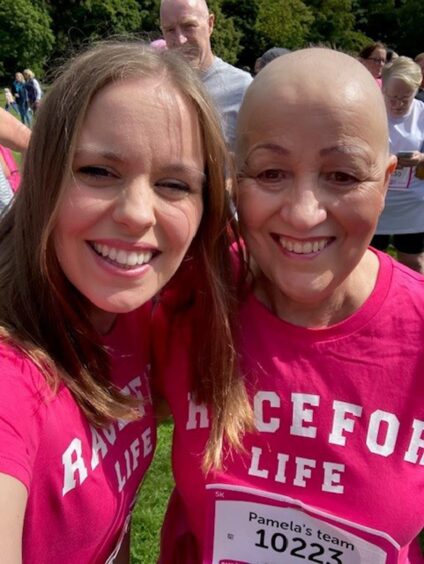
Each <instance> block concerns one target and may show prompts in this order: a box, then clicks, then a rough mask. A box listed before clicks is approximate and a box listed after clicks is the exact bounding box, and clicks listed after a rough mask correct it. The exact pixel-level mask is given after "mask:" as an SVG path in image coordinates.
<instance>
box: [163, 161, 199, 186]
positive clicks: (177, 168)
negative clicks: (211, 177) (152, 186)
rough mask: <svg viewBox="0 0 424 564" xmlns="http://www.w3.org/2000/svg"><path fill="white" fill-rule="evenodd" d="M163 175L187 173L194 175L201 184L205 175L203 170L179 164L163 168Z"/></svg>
mask: <svg viewBox="0 0 424 564" xmlns="http://www.w3.org/2000/svg"><path fill="white" fill-rule="evenodd" d="M162 170H163V172H164V174H167V173H169V174H172V173H182V174H184V173H186V174H187V173H188V174H195V175H197V176H198V177H199V179H200V180H201V182H205V181H206V173H205V171H203V170H199V169H198V168H196V167H194V166H190V165H185V164H181V163H171V164H168V165H166V166H165V167H163V169H162Z"/></svg>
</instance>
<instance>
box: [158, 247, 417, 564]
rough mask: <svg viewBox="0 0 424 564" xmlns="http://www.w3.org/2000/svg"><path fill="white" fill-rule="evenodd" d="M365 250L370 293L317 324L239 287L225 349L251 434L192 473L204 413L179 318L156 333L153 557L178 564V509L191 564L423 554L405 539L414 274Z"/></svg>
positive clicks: (409, 504) (375, 563)
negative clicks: (288, 315)
mask: <svg viewBox="0 0 424 564" xmlns="http://www.w3.org/2000/svg"><path fill="white" fill-rule="evenodd" d="M378 257H379V260H380V271H379V276H378V280H377V284H376V287H375V289H374V291H373V293H372V295H371V296H370V297H369V299H368V300H367V301H366V303H365V304H364V305H363V306H362V307H361V308H360V309H359V310H358V311H357V312H355V313H354V314H353V315H352V316H350V317H349V318H348V319H346V320H344V321H342V322H341V323H338V324H336V325H333V326H331V327H328V328H324V329H316V330H313V329H306V328H303V327H299V326H295V325H291V324H289V323H286V322H285V321H282V320H281V319H278V318H277V317H275V316H274V315H273V314H272V313H271V312H270V311H269V310H268V309H267V308H265V307H264V306H263V305H262V304H261V303H260V302H259V301H258V300H257V299H256V298H255V296H254V295H253V294H251V295H250V296H249V297H248V299H247V300H246V302H245V304H244V305H243V307H242V311H241V338H240V344H239V352H240V358H241V370H242V373H243V375H244V376H245V378H246V382H247V386H248V389H249V392H250V396H251V398H252V404H253V407H254V413H255V425H256V432H252V433H250V434H248V435H246V437H245V440H244V448H245V452H244V453H234V452H233V453H232V454H231V455H228V449H225V450H224V452H227V455H226V456H225V458H224V466H225V471H224V472H214V473H210V474H209V475H208V476H207V477H206V478H205V477H204V475H203V474H202V472H201V470H200V463H201V459H202V453H203V451H204V447H205V444H206V440H207V438H208V432H209V422H210V413H209V412H208V409H207V408H206V407H205V406H199V405H197V404H196V403H195V402H193V401H192V398H191V397H190V385H189V379H190V371H189V368H188V360H187V357H186V355H185V351H186V350H187V349H188V346H189V342H190V329H189V325H190V322H189V319H185V320H183V319H181V323H180V324H179V325H178V326H176V327H175V328H174V329H175V331H174V333H173V334H174V335H175V338H171V339H170V340H165V346H167V347H168V349H167V355H166V361H165V359H164V357H163V362H162V367H161V371H162V374H161V378H162V386H163V390H162V391H163V393H164V395H165V397H166V398H167V400H168V402H169V404H170V406H171V410H172V412H173V415H174V419H175V431H174V444H173V469H174V475H175V480H176V486H177V490H178V492H177V493H176V495H174V498H173V502H172V504H171V506H170V507H171V508H170V510H169V512H168V515H167V520H166V521H165V526H164V529H163V539H162V540H163V546H162V549H163V551H162V562H163V563H165V564H168V563H169V562H173V561H178V560H177V559H176V556H177V552H178V549H176V548H175V547H176V546H177V545H176V544H175V543H176V542H177V541H178V540H179V539H178V538H176V537H177V536H178V534H181V536H183V534H184V532H185V531H184V526H183V523H184V518H186V519H187V523H186V529H187V530H188V531H191V532H192V533H194V535H195V538H196V539H197V544H198V546H199V553H201V554H202V559H201V561H202V562H205V563H206V562H207V563H209V562H232V563H234V562H285V563H286V562H287V563H291V562H299V559H306V560H307V561H312V562H321V563H322V562H328V563H329V564H334V563H336V564H337V563H339V562H342V563H343V564H353V563H355V564H359V563H361V564H380V563H381V564H383V563H386V564H394V563H395V562H396V563H399V564H400V563H402V564H405V563H407V562H423V561H424V559H423V558H422V556H420V554H419V552H418V550H417V546H416V543H415V542H413V541H414V539H416V537H417V536H418V534H419V533H420V531H421V530H422V529H423V528H424V509H423V508H424V401H423V397H424V377H423V367H424V346H423V343H424V278H423V277H421V276H420V275H418V274H416V273H414V272H412V271H411V270H409V269H407V268H405V267H403V266H402V265H400V264H398V263H396V262H394V261H393V260H392V259H391V258H390V257H388V256H387V255H384V254H380V253H379V254H378ZM159 319H160V318H159ZM159 325H160V323H159ZM158 348H159V352H160V346H159V347H158ZM184 514H185V515H184ZM176 522H178V523H179V532H178V533H175V531H176V530H177V529H176V526H175V523H176ZM186 541H187V538H186ZM411 543H413V544H412V545H411V546H410V544H411ZM181 546H184V547H185V548H184V550H186V549H187V546H190V541H189V540H188V541H187V542H182V543H181ZM181 550H183V549H181ZM199 560H200V557H199V558H196V557H193V558H192V560H190V559H189V558H188V557H186V562H187V563H188V562H189V561H193V562H197V561H199Z"/></svg>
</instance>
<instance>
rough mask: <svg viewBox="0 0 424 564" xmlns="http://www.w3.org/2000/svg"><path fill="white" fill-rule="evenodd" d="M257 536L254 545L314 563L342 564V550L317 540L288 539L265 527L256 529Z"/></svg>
mask: <svg viewBox="0 0 424 564" xmlns="http://www.w3.org/2000/svg"><path fill="white" fill-rule="evenodd" d="M256 535H257V537H258V540H257V542H255V546H257V547H259V548H264V549H268V550H272V551H274V552H278V553H283V552H285V553H286V554H290V555H291V556H294V557H297V558H301V559H303V560H306V561H308V562H315V563H316V564H343V560H341V558H340V557H343V552H342V551H340V550H336V549H334V548H330V547H324V546H322V545H321V544H319V543H317V542H311V543H309V544H308V543H307V542H306V541H305V540H304V539H303V538H301V537H293V538H290V539H288V538H287V537H286V535H284V534H283V533H271V532H270V531H267V530H266V529H259V530H258V531H256Z"/></svg>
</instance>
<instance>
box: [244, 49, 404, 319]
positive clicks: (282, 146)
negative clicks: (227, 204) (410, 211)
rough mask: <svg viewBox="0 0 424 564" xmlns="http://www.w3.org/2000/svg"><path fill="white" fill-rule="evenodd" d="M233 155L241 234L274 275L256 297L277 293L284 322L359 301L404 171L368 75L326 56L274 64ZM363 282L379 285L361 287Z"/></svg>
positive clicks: (247, 108) (249, 107) (293, 57)
mask: <svg viewBox="0 0 424 564" xmlns="http://www.w3.org/2000/svg"><path fill="white" fill-rule="evenodd" d="M236 156H237V166H238V170H239V182H238V213H239V220H240V226H241V229H242V233H243V236H244V239H245V242H246V245H247V248H248V249H249V251H250V253H251V256H252V257H253V259H254V260H255V262H256V264H257V267H258V269H259V270H261V271H262V273H263V275H264V277H260V278H261V280H264V279H265V278H266V279H267V283H266V285H265V286H264V287H263V288H261V286H260V284H261V282H260V281H259V286H258V287H257V292H259V293H258V297H259V299H261V298H262V299H263V300H264V303H265V304H266V303H267V300H268V303H269V301H270V300H271V298H270V297H269V296H270V295H272V296H273V298H272V299H274V300H275V301H274V303H273V302H272V301H271V303H273V307H275V308H276V310H277V311H278V314H279V315H280V312H281V316H282V317H283V319H286V317H284V315H286V313H285V312H287V311H288V312H290V311H291V312H292V313H293V312H295V313H294V314H293V315H294V317H292V318H288V319H289V321H293V319H297V314H298V313H299V312H300V313H301V315H303V314H304V312H305V311H306V310H308V311H309V312H312V311H313V308H314V307H316V308H317V309H316V311H320V312H321V313H322V312H324V311H326V312H328V311H330V310H331V309H332V308H333V307H335V306H337V307H339V304H340V303H342V302H343V299H344V298H343V299H342V298H341V296H349V298H348V300H347V302H346V303H348V302H349V303H355V304H362V303H363V302H364V300H365V299H366V298H367V297H368V295H369V293H370V292H371V291H372V288H373V284H374V281H375V276H376V272H378V261H377V260H376V259H375V256H374V255H373V254H372V253H370V252H369V251H367V248H368V245H369V242H370V241H371V238H372V236H373V234H374V232H375V229H376V225H377V221H378V217H379V215H380V213H381V211H382V209H383V207H384V201H385V194H386V190H387V186H388V182H389V178H390V174H391V173H392V172H393V170H394V168H395V166H396V157H391V156H390V155H389V140H388V130H387V117H386V112H385V106H384V101H383V98H382V95H381V92H380V90H379V88H378V86H377V85H376V83H375V81H374V79H373V77H372V76H371V74H370V73H369V72H368V71H367V69H366V68H365V67H363V66H362V65H361V64H360V63H359V62H358V61H356V60H354V59H353V58H351V57H349V56H347V55H343V54H341V53H337V52H334V51H331V50H326V49H308V50H303V51H298V52H294V53H291V54H287V55H284V56H283V57H279V58H277V59H275V60H274V61H272V62H271V63H270V64H269V65H267V66H266V67H265V68H264V69H263V70H262V71H261V72H260V73H259V74H258V75H257V77H256V78H255V79H254V80H253V82H252V84H251V85H250V86H249V88H248V90H247V93H246V95H245V98H244V101H243V103H242V107H241V110H240V113H239V122H238V128H237V142H236ZM358 280H367V281H370V280H371V283H370V285H369V286H368V287H367V289H366V290H365V291H364V286H363V284H362V283H358ZM367 283H368V282H367ZM262 284H263V282H262ZM358 288H359V291H357V290H358ZM261 292H262V293H261ZM333 298H334V301H333ZM339 300H340V301H339ZM350 300H352V301H350ZM278 303H279V304H280V306H279V305H278ZM275 304H277V305H275ZM300 304H302V307H300V308H299V305H300ZM324 304H325V305H324ZM288 305H289V306H290V307H287V306H288ZM303 306H307V307H306V308H304V307H303ZM349 307H350V306H349ZM349 307H348V308H347V309H346V310H344V312H343V315H345V314H346V311H351V310H349ZM358 307H359V306H358ZM337 315H339V313H338V314H337ZM307 317H308V316H307ZM341 318H342V317H337V316H336V317H335V319H337V320H340V319H341ZM317 319H318V318H316V319H314V315H312V317H309V318H308V319H307V321H306V323H311V322H316V321H317ZM319 322H320V323H321V322H322V320H321V319H319Z"/></svg>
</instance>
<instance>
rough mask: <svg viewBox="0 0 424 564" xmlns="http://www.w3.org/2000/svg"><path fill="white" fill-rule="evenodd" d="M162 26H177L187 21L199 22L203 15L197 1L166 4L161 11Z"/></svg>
mask: <svg viewBox="0 0 424 564" xmlns="http://www.w3.org/2000/svg"><path fill="white" fill-rule="evenodd" d="M160 16H161V24H162V25H163V26H166V25H170V24H173V23H174V24H175V23H179V22H183V21H187V20H192V21H193V20H196V21H199V20H200V19H201V18H202V16H203V13H202V12H201V10H200V9H199V7H198V4H197V2H196V1H190V0H188V1H187V2H178V1H177V2H166V3H164V4H163V6H162V9H161V14H160Z"/></svg>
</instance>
